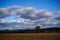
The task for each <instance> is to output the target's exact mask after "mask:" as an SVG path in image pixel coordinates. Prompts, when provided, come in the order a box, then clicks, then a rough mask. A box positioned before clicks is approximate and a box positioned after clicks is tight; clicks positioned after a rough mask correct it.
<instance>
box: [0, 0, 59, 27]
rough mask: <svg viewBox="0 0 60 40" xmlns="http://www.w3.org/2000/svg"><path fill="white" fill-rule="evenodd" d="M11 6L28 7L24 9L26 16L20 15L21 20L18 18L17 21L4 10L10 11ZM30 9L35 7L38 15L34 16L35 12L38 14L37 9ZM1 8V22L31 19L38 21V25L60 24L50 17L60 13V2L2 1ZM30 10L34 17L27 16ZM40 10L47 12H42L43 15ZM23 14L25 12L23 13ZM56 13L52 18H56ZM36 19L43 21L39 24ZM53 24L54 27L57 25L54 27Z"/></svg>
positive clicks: (34, 0) (42, 0)
mask: <svg viewBox="0 0 60 40" xmlns="http://www.w3.org/2000/svg"><path fill="white" fill-rule="evenodd" d="M11 6H14V7H16V6H21V7H26V8H25V9H24V10H26V13H25V15H24V14H23V15H21V14H19V15H21V18H17V19H15V16H10V15H9V13H10V12H7V11H8V10H4V8H7V9H8V7H11ZM29 7H33V8H35V9H36V10H38V12H37V14H34V12H36V10H35V9H33V8H29ZM0 8H3V9H0V16H1V17H2V18H1V17H0V20H4V21H12V20H18V21H23V20H26V19H31V20H32V21H36V22H35V24H36V23H37V24H43V25H45V24H44V23H53V24H54V23H57V24H60V23H58V22H59V21H58V20H57V21H56V20H55V19H51V17H50V16H52V15H53V14H54V13H52V12H56V11H60V0H0ZM1 10H2V11H1ZM9 10H10V9H9ZM30 10H32V11H33V13H32V17H31V16H30V15H29V16H30V17H29V16H27V15H28V14H27V11H30ZM39 10H45V11H42V14H41V13H40V14H39ZM46 10H47V11H46ZM18 12H20V11H18ZM23 12H25V11H23ZM23 12H22V13H23ZM45 12H46V13H45ZM15 13H17V12H15ZM44 13H45V14H44ZM56 13H58V12H56ZM56 13H55V14H54V15H53V16H52V18H53V17H54V16H56ZM59 13H60V12H59ZM33 14H34V15H33ZM19 15H18V16H19ZM36 15H38V16H37V17H35V16H36ZM59 16H60V14H59ZM34 17H35V18H34ZM40 17H42V18H40ZM45 17H46V18H45ZM38 18H40V19H38ZM33 19H34V20H33ZM36 19H37V20H41V22H40V21H39V23H38V21H37V20H36ZM46 19H47V21H46ZM31 20H28V21H29V22H28V23H30V22H31ZM52 21H53V22H52ZM24 23H25V22H24ZM30 24H31V23H30ZM32 24H33V23H32ZM35 24H34V25H35ZM53 24H52V26H55V24H54V25H53ZM21 25H22V24H21ZM50 25H51V24H47V26H48V27H50ZM24 26H25V25H24ZM29 26H31V25H29ZM45 26H46V25H45ZM56 26H57V25H56ZM7 28H8V27H7Z"/></svg>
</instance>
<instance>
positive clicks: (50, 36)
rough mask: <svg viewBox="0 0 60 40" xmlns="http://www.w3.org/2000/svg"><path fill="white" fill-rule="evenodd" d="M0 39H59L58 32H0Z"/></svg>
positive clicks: (59, 34)
mask: <svg viewBox="0 0 60 40" xmlns="http://www.w3.org/2000/svg"><path fill="white" fill-rule="evenodd" d="M0 40H60V33H25V34H24V33H21V34H0Z"/></svg>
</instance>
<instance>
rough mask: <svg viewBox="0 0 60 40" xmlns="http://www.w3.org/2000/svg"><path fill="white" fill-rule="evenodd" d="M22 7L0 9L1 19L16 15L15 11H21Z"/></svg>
mask: <svg viewBox="0 0 60 40" xmlns="http://www.w3.org/2000/svg"><path fill="white" fill-rule="evenodd" d="M20 8H22V7H20V6H10V7H7V8H0V18H5V17H8V16H13V15H16V14H15V11H14V10H17V9H20Z"/></svg>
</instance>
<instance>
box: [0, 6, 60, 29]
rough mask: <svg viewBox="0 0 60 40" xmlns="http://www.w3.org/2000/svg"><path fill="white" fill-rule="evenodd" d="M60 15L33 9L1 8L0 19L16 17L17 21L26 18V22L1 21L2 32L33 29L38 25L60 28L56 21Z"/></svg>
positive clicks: (59, 23) (18, 7)
mask: <svg viewBox="0 0 60 40" xmlns="http://www.w3.org/2000/svg"><path fill="white" fill-rule="evenodd" d="M59 13H60V12H59V11H57V12H54V13H53V12H49V11H48V10H36V9H35V8H33V7H21V6H10V7H7V8H0V19H1V18H5V17H9V16H14V17H16V19H17V18H24V21H20V20H10V21H5V20H0V30H2V29H3V30H5V29H8V30H15V29H32V28H34V27H35V26H37V25H40V26H42V28H43V27H44V28H45V27H60V22H59V21H58V20H56V19H55V18H58V19H59V18H60V17H59V16H60V15H58V14H59ZM56 14H57V16H56ZM55 16H56V17H55Z"/></svg>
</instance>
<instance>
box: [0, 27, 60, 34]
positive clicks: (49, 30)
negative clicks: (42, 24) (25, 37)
mask: <svg viewBox="0 0 60 40" xmlns="http://www.w3.org/2000/svg"><path fill="white" fill-rule="evenodd" d="M0 33H60V27H53V28H42V29H39V30H36V29H25V30H23V29H18V30H3V31H1V30H0Z"/></svg>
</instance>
